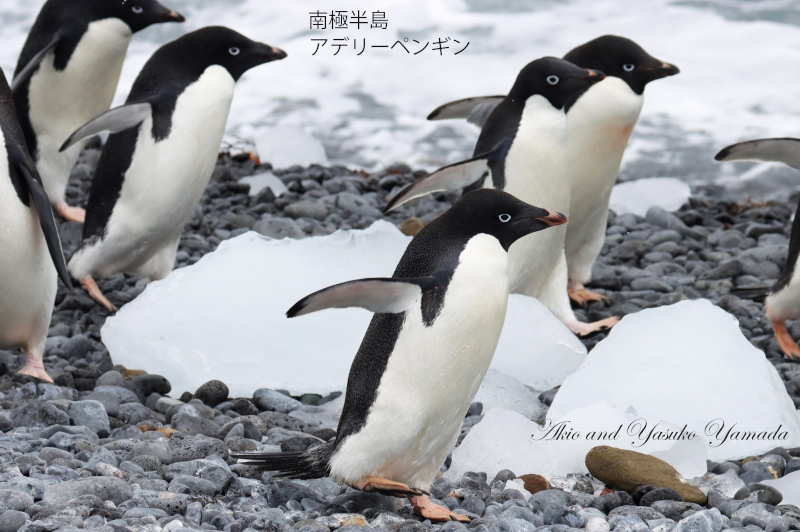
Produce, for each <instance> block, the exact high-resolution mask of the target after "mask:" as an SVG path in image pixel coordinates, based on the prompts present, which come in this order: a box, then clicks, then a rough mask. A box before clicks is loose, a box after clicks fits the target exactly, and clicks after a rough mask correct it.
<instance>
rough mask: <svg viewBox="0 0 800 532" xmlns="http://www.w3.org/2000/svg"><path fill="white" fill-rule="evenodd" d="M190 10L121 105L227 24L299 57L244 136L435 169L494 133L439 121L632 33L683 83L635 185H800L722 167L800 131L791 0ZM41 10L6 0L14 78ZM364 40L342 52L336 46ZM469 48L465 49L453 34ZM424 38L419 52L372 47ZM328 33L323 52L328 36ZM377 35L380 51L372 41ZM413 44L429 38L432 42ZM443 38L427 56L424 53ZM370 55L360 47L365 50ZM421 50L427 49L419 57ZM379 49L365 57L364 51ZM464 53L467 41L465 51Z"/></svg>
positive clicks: (663, 103) (715, 188)
mask: <svg viewBox="0 0 800 532" xmlns="http://www.w3.org/2000/svg"><path fill="white" fill-rule="evenodd" d="M164 3H165V4H167V5H168V6H169V7H172V8H174V9H176V10H178V11H180V12H181V13H182V14H184V15H185V16H186V17H187V19H188V22H187V23H186V24H183V25H177V24H164V25H157V26H154V27H151V28H148V29H146V30H144V31H142V32H141V33H139V34H137V35H136V36H135V37H134V40H133V43H132V45H131V48H130V53H129V55H128V59H127V61H126V64H125V68H124V71H123V76H122V80H121V82H120V86H119V91H118V94H117V100H116V103H121V102H122V101H124V99H125V97H126V96H127V93H128V90H129V88H130V86H131V83H132V82H133V80H134V78H135V77H136V75H137V73H138V71H139V69H140V68H141V67H142V65H143V64H144V62H145V61H146V60H147V58H148V57H149V56H150V54H151V53H152V52H153V51H154V50H155V49H156V48H157V47H158V46H159V45H161V44H163V43H164V42H167V41H169V40H171V39H174V38H176V37H179V36H180V35H182V34H183V33H185V32H187V31H190V30H192V29H196V28H199V27H202V26H206V25H212V24H221V25H225V26H229V27H231V28H233V29H236V30H238V31H240V32H241V33H244V34H245V35H247V36H248V37H251V38H253V39H256V40H260V41H263V42H266V43H269V44H271V45H274V46H278V47H280V48H283V49H285V50H286V51H287V52H288V53H289V58H288V59H286V60H284V61H280V62H278V63H275V64H270V65H267V66H265V67H262V68H258V69H255V70H253V71H251V72H249V73H247V74H246V75H245V76H244V78H242V80H241V81H240V82H239V86H238V88H237V94H236V98H235V100H234V105H233V108H232V110H231V117H230V120H229V129H228V133H229V140H232V139H234V138H236V137H240V138H242V139H244V140H248V141H253V140H254V139H255V138H257V137H258V136H259V135H260V134H262V133H263V132H265V131H268V130H269V129H270V128H273V127H276V126H285V125H296V126H300V127H302V128H303V129H305V130H306V131H307V132H308V133H310V134H311V135H313V136H314V137H315V138H316V139H318V140H319V141H320V142H322V144H323V145H324V147H325V151H326V154H327V157H328V159H329V161H330V162H331V163H339V164H345V165H347V166H350V167H360V168H364V169H366V170H368V171H369V170H376V169H380V168H384V167H386V166H388V165H390V164H392V163H396V162H403V163H407V164H409V165H411V166H412V167H414V168H425V169H428V170H431V169H434V168H436V167H438V166H440V165H443V164H449V163H452V162H455V161H457V160H459V159H462V158H465V157H467V156H469V155H471V152H472V148H473V146H474V142H475V140H476V139H477V135H478V130H477V128H475V127H474V126H472V125H470V124H467V123H465V122H462V121H449V122H427V121H426V120H425V117H426V116H427V114H428V113H429V112H430V111H432V110H433V109H434V108H435V107H437V106H438V105H440V104H442V103H444V102H447V101H450V100H453V99H457V98H463V97H468V96H476V95H489V94H504V93H505V92H506V91H507V90H508V89H509V88H510V87H511V85H512V84H513V82H514V79H515V77H516V75H517V73H518V71H519V70H520V68H521V67H522V66H524V65H525V64H526V63H527V62H529V61H531V60H533V59H536V58H538V57H541V56H544V55H553V56H563V55H564V54H565V53H566V52H568V51H569V50H570V49H571V48H573V47H575V46H577V45H579V44H582V43H584V42H586V41H588V40H590V39H593V38H595V37H597V36H600V35H603V34H606V33H614V34H618V35H623V36H626V37H629V38H632V39H633V40H635V41H636V42H638V43H639V44H640V45H641V46H642V47H644V48H645V49H646V50H647V51H648V52H649V53H650V54H652V55H654V56H655V57H658V58H660V59H663V60H665V61H668V62H671V63H674V64H676V65H678V66H679V67H680V69H681V74H680V75H678V76H676V77H673V78H669V79H665V80H662V81H658V82H656V83H653V84H651V85H650V86H648V88H647V90H646V92H645V96H646V102H645V106H644V111H643V113H642V117H641V119H640V121H639V125H638V126H637V128H636V129H635V131H634V133H633V138H632V141H631V145H630V147H629V149H628V151H627V153H626V155H625V161H624V164H623V167H622V173H621V179H622V180H632V179H639V178H643V177H677V178H680V179H682V180H684V181H686V182H688V183H690V184H691V185H692V187H693V189H694V191H695V192H696V193H699V194H707V195H711V196H720V195H731V196H733V197H739V198H741V197H743V196H744V197H748V198H751V199H754V200H762V199H763V200H770V199H779V198H783V199H785V198H786V197H787V196H788V195H789V194H791V193H792V192H794V190H795V189H798V188H800V187H798V185H800V175H797V174H796V172H794V171H792V170H790V169H787V168H785V167H783V168H782V167H777V166H773V165H730V164H728V165H719V164H717V163H715V162H714V161H713V156H714V154H715V153H716V152H717V151H718V150H719V149H721V148H723V147H724V146H726V145H728V144H731V143H733V142H736V141H740V140H746V139H752V138H758V137H766V136H800V91H799V90H798V82H799V81H800V1H791V0H714V1H669V0H647V1H640V2H624V1H621V0H563V1H556V0H384V1H382V2H374V1H369V0H325V1H321V0H293V1H291V2H279V1H276V0H164ZM41 4H42V2H41V1H25V2H22V1H20V0H0V23H1V24H2V31H0V40H1V41H0V42H2V45H1V46H0V66H2V67H3V69H4V70H5V71H6V74H7V76H8V77H11V74H12V73H13V70H14V67H15V65H16V60H17V55H18V53H19V51H20V49H21V47H22V44H23V42H24V40H25V36H26V34H27V32H28V30H29V28H30V26H31V24H32V23H33V20H34V18H35V16H36V14H37V12H38V10H39V8H40V7H41ZM331 10H345V11H348V12H350V11H355V10H358V11H362V12H364V11H365V12H366V15H367V17H368V18H370V19H371V15H372V12H373V11H378V10H379V11H383V12H385V13H386V20H387V28H386V29H369V28H368V27H363V26H362V28H361V29H356V28H354V27H350V28H348V29H327V30H312V29H310V13H311V12H316V11H322V12H325V13H330V11H331ZM345 37H346V38H349V42H348V45H347V47H344V48H342V49H341V50H340V52H339V53H338V54H337V55H336V56H334V55H333V53H334V52H335V48H333V47H332V46H331V45H332V43H333V41H332V40H333V39H335V38H345ZM448 37H449V38H450V39H457V40H459V41H461V43H462V46H463V44H464V43H466V42H469V46H468V48H467V49H466V50H465V51H464V52H463V53H461V54H459V55H454V53H453V52H454V50H452V49H450V50H445V51H444V52H443V54H442V55H439V52H435V51H434V50H433V47H434V46H433V43H434V42H435V41H436V40H438V39H445V38H448ZM406 38H407V39H408V40H409V42H408V43H407V46H408V47H409V48H410V50H411V53H406V52H405V51H404V50H402V49H401V48H400V47H399V46H398V47H395V48H394V49H393V50H390V49H386V48H371V46H373V45H389V46H391V45H392V44H394V43H395V41H397V40H403V39H406ZM312 39H328V43H327V44H326V45H325V46H322V47H321V48H320V50H319V51H318V52H317V53H316V55H312V54H313V53H314V50H315V49H316V42H315V41H312ZM362 40H365V41H364V44H362ZM413 40H418V41H420V44H419V45H417V44H415V43H413ZM426 42H430V43H431V44H430V45H429V46H428V47H427V49H425V50H423V51H422V52H420V53H419V54H417V55H414V54H413V52H416V51H417V49H419V48H421V47H422V45H423V44H424V43H426ZM354 43H356V44H355V46H356V49H355V50H354V49H353V46H354ZM411 45H414V46H415V47H416V48H411ZM364 46H365V50H364V52H363V53H361V54H360V55H358V52H360V51H361V49H362V47H364ZM451 46H456V45H455V44H452V43H451Z"/></svg>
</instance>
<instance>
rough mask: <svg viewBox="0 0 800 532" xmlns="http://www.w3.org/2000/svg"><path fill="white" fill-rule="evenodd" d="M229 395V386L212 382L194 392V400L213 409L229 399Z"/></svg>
mask: <svg viewBox="0 0 800 532" xmlns="http://www.w3.org/2000/svg"><path fill="white" fill-rule="evenodd" d="M228 393H229V392H228V386H227V385H226V384H225V383H224V382H222V381H217V380H212V381H208V382H207V383H205V384H203V385H201V386H200V387H199V388H198V389H197V391H196V392H194V397H193V399H199V400H201V401H203V403H205V404H207V405H208V406H210V407H212V408H213V407H215V406H217V405H218V404H220V403H221V402H223V401H225V400H226V399H227V398H228ZM162 395H163V394H162Z"/></svg>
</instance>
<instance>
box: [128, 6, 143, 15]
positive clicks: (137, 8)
mask: <svg viewBox="0 0 800 532" xmlns="http://www.w3.org/2000/svg"><path fill="white" fill-rule="evenodd" d="M131 11H133V12H134V13H136V14H137V15H138V14H140V13H142V11H144V8H143V7H142V6H133V7H132V8H131Z"/></svg>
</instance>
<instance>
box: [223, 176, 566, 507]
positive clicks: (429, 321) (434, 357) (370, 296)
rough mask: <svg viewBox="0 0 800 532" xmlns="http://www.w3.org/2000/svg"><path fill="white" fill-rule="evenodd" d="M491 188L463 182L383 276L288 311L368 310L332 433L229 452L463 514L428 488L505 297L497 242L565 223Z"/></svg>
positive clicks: (453, 435) (499, 323)
mask: <svg viewBox="0 0 800 532" xmlns="http://www.w3.org/2000/svg"><path fill="white" fill-rule="evenodd" d="M566 221H567V220H566V218H565V217H564V216H563V215H561V214H559V213H555V212H552V211H547V210H544V209H540V208H538V207H533V206H531V205H528V204H526V203H524V202H522V201H520V200H518V199H516V198H515V197H513V196H511V195H510V194H507V193H505V192H502V191H498V190H478V191H475V192H471V193H469V194H466V195H465V196H464V197H463V198H461V199H460V200H459V201H458V202H456V204H455V205H454V206H453V208H452V209H450V210H449V211H447V212H446V213H445V214H443V215H442V216H440V217H439V218H437V219H436V220H434V221H433V222H431V223H430V224H429V225H428V226H426V227H425V228H424V229H422V230H421V231H420V232H419V234H418V235H417V236H416V237H415V238H414V240H412V241H411V244H409V246H408V249H406V252H405V254H404V255H403V257H402V259H401V260H400V263H399V264H398V266H397V269H396V270H395V272H394V276H393V277H391V278H384V279H362V280H359V281H351V282H347V283H343V284H340V285H336V286H332V287H330V288H326V289H324V290H321V291H319V292H316V293H314V294H312V295H310V296H308V297H306V298H304V299H302V300H301V301H300V302H298V303H297V304H296V305H294V306H293V307H292V308H291V309H290V310H289V312H288V313H287V315H288V316H289V317H290V318H291V317H295V316H302V315H305V314H309V313H311V312H316V311H318V310H322V309H326V308H345V307H362V308H365V309H367V310H370V311H372V312H375V316H374V317H373V318H372V322H371V323H370V325H369V328H368V329H367V333H366V335H365V336H364V340H363V341H362V343H361V347H360V348H359V350H358V353H357V354H356V357H355V360H354V361H353V365H352V367H351V368H350V376H349V379H348V383H347V393H346V396H345V404H344V410H343V411H342V417H341V419H340V421H339V427H338V431H337V435H336V439H335V440H333V441H332V442H329V443H325V444H322V445H319V446H317V447H314V448H311V449H309V450H308V451H305V452H287V453H270V454H259V453H245V454H239V455H236V454H234V455H232V456H234V457H235V458H238V459H241V460H247V461H248V462H250V463H251V464H253V465H256V466H260V467H262V468H263V469H266V470H269V471H279V472H280V473H281V474H282V475H283V476H287V477H292V478H300V479H304V478H305V479H308V478H318V477H326V476H333V477H334V478H335V479H337V480H339V481H341V482H344V483H346V484H348V485H350V486H353V487H354V488H357V489H361V490H364V491H375V492H380V493H384V494H387V495H393V496H396V497H408V498H409V500H410V502H411V504H412V506H413V507H414V509H415V510H416V511H417V512H418V513H419V514H420V515H422V516H423V517H425V518H428V519H433V520H445V521H447V520H450V519H452V520H459V521H469V519H468V518H467V517H466V516H463V515H457V514H454V513H453V512H451V511H449V510H448V509H447V508H444V507H442V506H439V505H436V504H434V503H433V502H431V501H430V499H429V498H428V494H427V492H426V490H428V489H429V488H430V486H431V484H432V482H433V480H434V479H435V478H436V474H437V473H438V471H439V468H440V467H441V465H442V463H444V461H445V459H446V458H447V455H448V454H449V453H450V452H451V451H452V449H453V447H454V446H455V443H456V441H457V439H458V435H459V431H460V429H461V422H462V421H463V419H464V415H465V414H466V412H467V410H468V409H469V405H470V403H471V402H472V399H473V398H474V397H475V394H476V393H477V391H478V388H479V387H480V384H481V381H483V377H484V376H485V374H486V371H487V370H488V369H489V364H490V363H491V361H492V357H493V356H494V352H495V349H496V347H497V342H498V340H499V338H500V332H501V330H502V328H503V322H504V320H505V314H506V307H507V304H508V295H509V291H508V250H509V248H510V247H512V244H514V242H516V241H517V240H519V239H520V238H522V237H524V236H526V235H528V234H531V233H534V232H537V231H541V230H543V229H547V228H548V227H551V226H557V225H561V224H564V223H566Z"/></svg>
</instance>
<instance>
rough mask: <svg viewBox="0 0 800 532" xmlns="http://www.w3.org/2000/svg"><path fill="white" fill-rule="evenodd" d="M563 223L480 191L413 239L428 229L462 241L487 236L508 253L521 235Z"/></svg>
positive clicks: (559, 217) (563, 218) (491, 191)
mask: <svg viewBox="0 0 800 532" xmlns="http://www.w3.org/2000/svg"><path fill="white" fill-rule="evenodd" d="M565 223H567V217H566V216H564V215H563V214H560V213H557V212H553V211H548V210H547V209H542V208H539V207H534V206H533V205H529V204H527V203H525V202H524V201H521V200H519V199H517V198H516V197H514V196H512V195H511V194H509V193H508V192H503V191H502V190H496V189H488V188H482V189H479V190H474V191H472V192H469V193H467V194H464V196H462V197H461V199H459V200H458V201H457V202H456V203H455V205H453V207H452V208H451V209H450V210H448V211H447V212H446V213H445V214H443V215H442V216H440V217H439V218H437V219H436V220H434V221H433V222H431V223H430V224H429V225H428V226H426V227H425V228H423V229H422V231H420V233H419V235H417V238H419V236H421V235H423V234H424V233H425V232H426V231H431V230H438V231H440V232H446V233H447V234H449V235H452V236H458V237H462V238H463V237H467V238H471V237H473V236H477V235H480V234H487V235H491V236H493V237H495V238H496V239H497V240H498V241H499V242H500V245H502V246H503V248H504V249H505V250H506V251H508V248H510V247H511V244H513V243H514V242H516V241H517V240H519V239H520V238H522V237H523V236H526V235H529V234H531V233H535V232H537V231H541V230H542V229H547V228H548V227H553V226H556V225H562V224H565Z"/></svg>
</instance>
